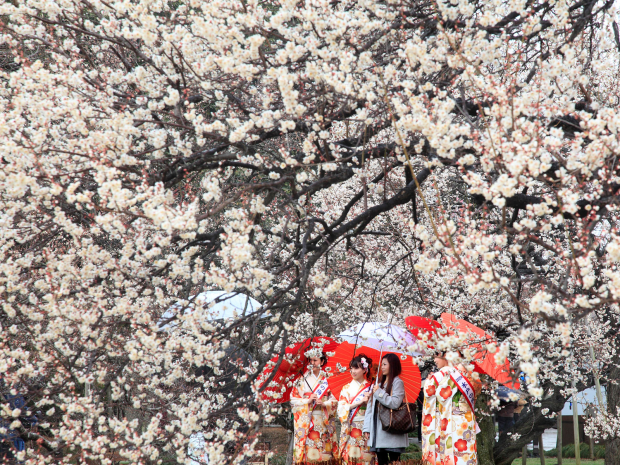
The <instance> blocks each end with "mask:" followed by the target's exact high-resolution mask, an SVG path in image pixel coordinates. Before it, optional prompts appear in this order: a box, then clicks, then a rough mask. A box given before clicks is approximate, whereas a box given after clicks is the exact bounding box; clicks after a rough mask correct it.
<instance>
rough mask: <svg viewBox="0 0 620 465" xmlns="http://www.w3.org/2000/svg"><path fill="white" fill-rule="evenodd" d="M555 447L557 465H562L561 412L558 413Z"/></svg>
mask: <svg viewBox="0 0 620 465" xmlns="http://www.w3.org/2000/svg"><path fill="white" fill-rule="evenodd" d="M555 449H556V450H557V451H558V465H562V412H559V413H558V439H557V441H556V443H555Z"/></svg>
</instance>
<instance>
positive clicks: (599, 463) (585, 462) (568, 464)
mask: <svg viewBox="0 0 620 465" xmlns="http://www.w3.org/2000/svg"><path fill="white" fill-rule="evenodd" d="M581 463H582V465H604V464H605V459H598V460H589V459H581ZM575 464H576V462H575V459H562V465H575ZM512 465H521V459H520V458H519V459H516V460H515V461H514V462H512ZM527 465H540V459H539V458H535V459H527ZM545 465H558V459H556V458H555V457H545Z"/></svg>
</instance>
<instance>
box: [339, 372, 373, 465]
mask: <svg viewBox="0 0 620 465" xmlns="http://www.w3.org/2000/svg"><path fill="white" fill-rule="evenodd" d="M369 387H370V383H368V381H364V382H363V383H359V382H357V381H355V380H351V382H350V383H349V384H347V385H346V386H344V387H343V388H342V391H340V399H339V400H338V419H339V420H340V422H341V424H342V427H341V428H340V446H339V448H338V450H339V452H340V458H341V459H342V461H343V462H344V463H345V464H348V465H367V464H368V463H370V461H371V460H372V458H373V456H374V454H373V453H371V452H370V451H369V450H368V445H367V444H366V440H365V439H364V437H363V434H362V429H363V428H364V418H365V414H366V404H365V403H362V404H360V403H359V402H360V400H361V397H362V396H363V393H364V392H365V391H367V390H368V388H369Z"/></svg>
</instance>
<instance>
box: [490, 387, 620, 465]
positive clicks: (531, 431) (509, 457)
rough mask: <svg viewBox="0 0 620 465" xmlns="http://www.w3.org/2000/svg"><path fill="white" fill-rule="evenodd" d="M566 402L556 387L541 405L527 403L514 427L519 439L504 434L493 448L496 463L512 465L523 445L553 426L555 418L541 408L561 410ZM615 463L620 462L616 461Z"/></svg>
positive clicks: (552, 410)
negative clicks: (543, 412)
mask: <svg viewBox="0 0 620 465" xmlns="http://www.w3.org/2000/svg"><path fill="white" fill-rule="evenodd" d="M565 403H566V398H565V397H564V396H562V394H561V393H560V388H559V387H554V388H553V391H552V392H551V393H550V395H549V396H548V397H546V398H545V399H543V400H542V401H541V402H540V406H539V407H534V408H532V407H531V406H530V405H527V406H526V407H525V408H524V409H523V411H522V412H521V415H519V421H518V422H517V424H516V425H515V426H514V429H513V431H514V432H515V433H517V434H518V435H519V437H518V439H517V440H513V439H511V438H509V437H508V436H507V435H502V436H501V437H500V439H499V441H498V442H497V444H495V447H494V448H493V458H494V459H495V465H511V464H512V462H513V460H514V459H516V458H517V457H518V456H519V453H520V452H521V450H522V449H523V446H525V445H527V444H529V443H530V441H532V439H534V438H536V437H538V436H539V435H540V434H542V433H543V431H545V430H546V429H548V428H553V426H555V420H554V419H553V418H548V417H546V416H545V415H543V414H542V413H541V410H542V409H545V408H546V409H549V410H550V411H551V412H559V411H561V410H562V408H563V407H564V404H565ZM614 465H620V464H615V463H614Z"/></svg>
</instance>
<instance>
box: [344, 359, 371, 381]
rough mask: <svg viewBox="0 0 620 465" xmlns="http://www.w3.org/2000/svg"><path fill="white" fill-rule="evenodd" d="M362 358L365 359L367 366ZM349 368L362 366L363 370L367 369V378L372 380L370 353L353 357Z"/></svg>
mask: <svg viewBox="0 0 620 465" xmlns="http://www.w3.org/2000/svg"><path fill="white" fill-rule="evenodd" d="M362 359H365V361H366V366H364V362H363V361H362ZM349 368H361V369H362V370H366V379H367V380H368V381H370V380H371V378H372V373H371V369H372V358H370V357H369V356H368V355H364V354H358V355H356V356H355V357H353V358H352V359H351V361H350V362H349Z"/></svg>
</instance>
